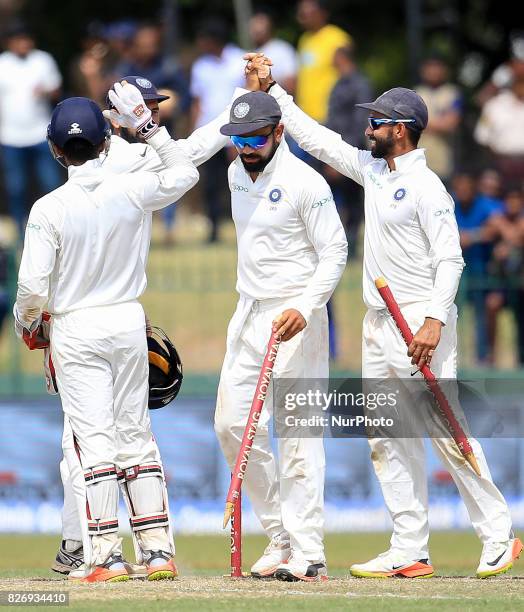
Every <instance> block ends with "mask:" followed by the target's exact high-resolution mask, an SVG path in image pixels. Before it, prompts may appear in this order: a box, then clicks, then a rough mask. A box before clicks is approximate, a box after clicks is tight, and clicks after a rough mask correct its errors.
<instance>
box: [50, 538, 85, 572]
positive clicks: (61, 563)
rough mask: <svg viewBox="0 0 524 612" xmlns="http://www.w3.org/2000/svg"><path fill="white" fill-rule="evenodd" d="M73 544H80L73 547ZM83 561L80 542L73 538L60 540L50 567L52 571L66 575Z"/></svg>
mask: <svg viewBox="0 0 524 612" xmlns="http://www.w3.org/2000/svg"><path fill="white" fill-rule="evenodd" d="M75 544H80V546H76V548H75ZM83 562H84V548H83V546H82V543H81V542H80V543H79V542H76V541H75V540H62V544H60V548H59V549H58V553H57V555H56V559H55V562H54V563H53V565H52V566H51V569H52V570H53V572H57V573H58V574H64V575H66V576H67V574H69V572H70V571H72V570H76V569H78V568H79V567H80V566H81V565H82V563H83Z"/></svg>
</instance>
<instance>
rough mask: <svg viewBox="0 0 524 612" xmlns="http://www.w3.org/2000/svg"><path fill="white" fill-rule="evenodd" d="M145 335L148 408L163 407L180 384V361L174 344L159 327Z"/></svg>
mask: <svg viewBox="0 0 524 612" xmlns="http://www.w3.org/2000/svg"><path fill="white" fill-rule="evenodd" d="M151 329H152V334H151V335H150V336H148V337H147V350H148V357H149V408H150V410H154V409H156V408H163V407H164V406H167V404H169V403H170V402H172V401H173V400H174V399H175V397H176V396H177V395H178V392H179V391H180V387H181V386H182V378H183V369H182V361H181V360H180V356H179V354H178V352H177V350H176V348H175V345H174V344H173V343H172V342H171V340H170V339H169V338H168V337H167V334H166V333H165V331H164V330H162V329H160V327H152V328H151Z"/></svg>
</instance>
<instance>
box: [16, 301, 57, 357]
mask: <svg viewBox="0 0 524 612" xmlns="http://www.w3.org/2000/svg"><path fill="white" fill-rule="evenodd" d="M14 312H15V332H16V335H17V336H18V337H19V338H20V339H21V340H23V341H24V342H25V344H26V345H27V347H28V348H29V350H30V351H33V350H35V349H43V348H47V347H48V346H49V320H50V318H51V315H50V314H49V313H48V312H43V313H42V315H41V316H40V317H38V319H36V320H35V321H33V323H32V325H31V327H30V328H29V329H28V328H27V327H25V325H23V323H21V321H20V320H19V319H18V312H17V311H16V306H15V309H14Z"/></svg>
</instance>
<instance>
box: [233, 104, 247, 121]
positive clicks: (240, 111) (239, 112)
mask: <svg viewBox="0 0 524 612" xmlns="http://www.w3.org/2000/svg"><path fill="white" fill-rule="evenodd" d="M249 108H250V106H249V104H248V103H247V102H240V103H239V104H237V105H236V106H235V108H234V109H233V115H235V117H236V118H237V119H243V118H244V117H245V116H246V115H247V114H248V113H249Z"/></svg>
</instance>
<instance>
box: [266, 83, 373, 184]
mask: <svg viewBox="0 0 524 612" xmlns="http://www.w3.org/2000/svg"><path fill="white" fill-rule="evenodd" d="M270 93H271V95H272V96H273V97H274V98H275V100H276V101H277V102H278V104H279V106H280V109H281V110H282V123H283V124H284V126H285V128H286V130H287V131H288V132H289V134H291V136H292V137H293V138H294V139H295V140H296V142H297V143H298V145H299V146H300V147H301V148H302V149H304V150H305V151H307V152H308V153H311V155H313V156H314V157H316V158H317V159H320V161H323V162H324V163H326V164H329V165H330V166H332V167H333V168H335V170H338V171H339V172H340V173H341V174H343V175H344V176H348V177H349V178H350V179H353V180H354V181H355V182H357V183H359V184H360V185H362V184H363V183H364V178H363V173H362V167H363V165H364V164H365V162H366V161H367V160H368V159H369V155H370V154H369V152H368V151H360V150H359V149H357V147H353V146H351V145H350V144H348V143H347V142H344V141H343V140H342V137H341V136H340V134H337V133H336V132H334V131H333V130H330V129H328V128H326V127H324V126H322V125H320V124H319V123H317V122H316V121H315V120H314V119H312V118H311V117H310V116H309V115H306V113H304V112H303V111H301V110H300V108H299V107H298V106H297V105H296V104H295V103H294V102H293V98H292V96H290V95H289V94H288V93H287V92H286V91H285V90H284V89H282V87H280V85H278V84H275V85H273V87H271V89H270Z"/></svg>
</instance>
